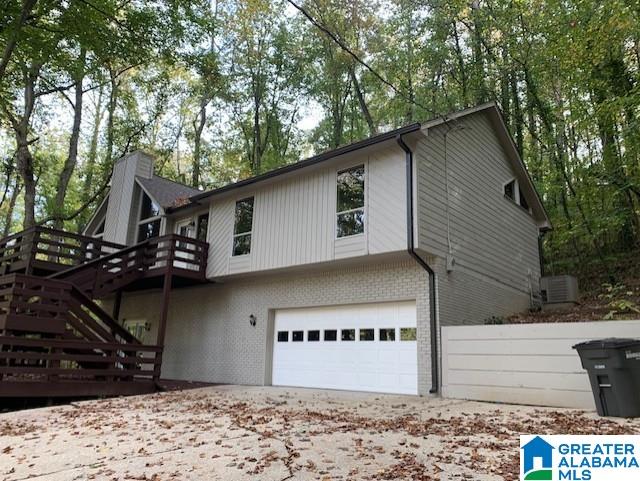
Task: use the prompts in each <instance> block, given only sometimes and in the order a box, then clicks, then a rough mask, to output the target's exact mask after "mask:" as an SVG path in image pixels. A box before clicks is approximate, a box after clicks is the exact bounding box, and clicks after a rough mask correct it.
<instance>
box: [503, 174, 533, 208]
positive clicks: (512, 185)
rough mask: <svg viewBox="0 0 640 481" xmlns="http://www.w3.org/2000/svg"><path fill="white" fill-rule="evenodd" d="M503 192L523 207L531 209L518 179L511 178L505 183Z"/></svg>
mask: <svg viewBox="0 0 640 481" xmlns="http://www.w3.org/2000/svg"><path fill="white" fill-rule="evenodd" d="M503 193H504V196H505V197H506V198H507V199H509V200H511V201H513V202H515V203H516V204H518V205H519V206H520V207H522V208H523V209H525V210H527V211H528V210H529V209H530V208H529V204H528V203H527V199H526V198H525V196H524V193H523V192H522V189H521V188H520V184H519V183H518V181H517V180H516V179H513V180H510V181H509V182H507V183H506V184H504V186H503Z"/></svg>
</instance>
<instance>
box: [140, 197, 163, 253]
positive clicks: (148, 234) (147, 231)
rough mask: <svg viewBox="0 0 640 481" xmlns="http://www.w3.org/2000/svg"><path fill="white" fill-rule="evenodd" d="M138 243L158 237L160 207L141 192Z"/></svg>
mask: <svg viewBox="0 0 640 481" xmlns="http://www.w3.org/2000/svg"><path fill="white" fill-rule="evenodd" d="M140 195H141V196H142V199H141V202H140V217H139V220H138V242H142V241H144V240H147V239H151V238H153V237H158V236H159V235H160V221H161V218H160V207H159V206H158V204H156V203H155V202H154V201H152V200H151V197H149V196H148V195H147V194H146V193H145V192H141V193H140Z"/></svg>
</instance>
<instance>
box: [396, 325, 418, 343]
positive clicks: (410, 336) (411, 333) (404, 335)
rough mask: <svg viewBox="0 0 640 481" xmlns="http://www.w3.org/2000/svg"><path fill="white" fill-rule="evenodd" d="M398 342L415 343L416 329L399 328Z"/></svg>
mask: <svg viewBox="0 0 640 481" xmlns="http://www.w3.org/2000/svg"><path fill="white" fill-rule="evenodd" d="M400 340H401V341H415V340H416V328H415V327H401V328H400Z"/></svg>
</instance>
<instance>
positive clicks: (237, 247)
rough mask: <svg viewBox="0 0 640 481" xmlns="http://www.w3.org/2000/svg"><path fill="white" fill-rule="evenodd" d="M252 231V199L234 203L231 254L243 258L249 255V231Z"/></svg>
mask: <svg viewBox="0 0 640 481" xmlns="http://www.w3.org/2000/svg"><path fill="white" fill-rule="evenodd" d="M252 229H253V197H248V198H246V199H242V200H239V201H238V202H236V216H235V224H234V227H233V254H232V255H234V256H243V255H246V254H249V253H251V231H252Z"/></svg>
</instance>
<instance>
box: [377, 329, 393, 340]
mask: <svg viewBox="0 0 640 481" xmlns="http://www.w3.org/2000/svg"><path fill="white" fill-rule="evenodd" d="M380 340H381V341H395V340H396V330H395V329H380Z"/></svg>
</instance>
